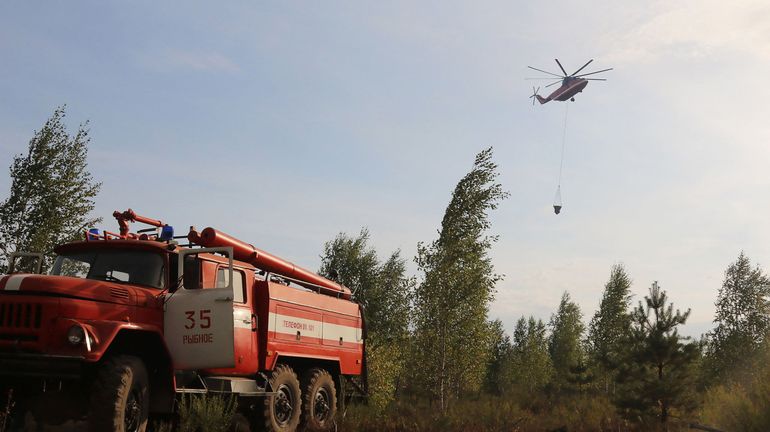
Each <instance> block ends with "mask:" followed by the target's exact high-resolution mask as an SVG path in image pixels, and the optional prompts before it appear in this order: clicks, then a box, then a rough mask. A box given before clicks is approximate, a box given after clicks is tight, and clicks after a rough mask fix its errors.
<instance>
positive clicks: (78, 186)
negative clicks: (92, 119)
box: [0, 107, 101, 268]
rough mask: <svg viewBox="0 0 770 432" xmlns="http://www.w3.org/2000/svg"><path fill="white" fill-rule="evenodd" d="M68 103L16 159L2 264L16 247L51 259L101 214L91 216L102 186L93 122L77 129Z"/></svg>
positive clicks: (3, 223) (0, 240) (0, 246)
mask: <svg viewBox="0 0 770 432" xmlns="http://www.w3.org/2000/svg"><path fill="white" fill-rule="evenodd" d="M64 117H65V107H59V108H57V109H56V110H55V111H54V113H53V115H52V116H51V118H49V119H48V121H46V122H45V124H44V125H43V128H42V129H40V130H39V131H37V132H35V134H34V136H33V138H32V139H31V140H30V142H29V146H28V151H27V154H26V155H17V156H15V157H14V158H13V163H12V164H11V168H10V174H11V191H10V195H9V196H8V198H6V199H5V200H4V201H3V202H2V203H0V252H1V253H2V256H0V267H3V266H5V265H7V263H8V257H9V256H10V254H11V253H12V252H14V251H16V252H42V253H44V254H45V255H46V257H47V260H45V262H44V266H43V267H44V268H45V267H46V264H47V263H48V262H50V258H51V257H52V256H53V248H54V247H55V246H56V245H58V244H61V243H66V242H68V241H71V240H73V239H76V238H79V237H80V238H82V235H83V232H84V230H85V229H86V228H88V227H90V226H93V225H94V224H96V223H98V222H99V220H100V219H93V218H89V217H88V215H89V213H90V212H91V211H92V210H93V209H94V197H96V195H97V193H98V192H99V188H100V187H101V184H100V183H96V182H94V181H93V178H92V177H91V174H90V173H89V171H88V167H87V163H86V159H87V156H88V144H89V142H90V138H89V136H88V129H87V125H88V123H85V124H81V125H80V127H79V128H78V130H77V132H76V133H75V134H74V135H69V134H68V133H67V129H66V127H65V125H64Z"/></svg>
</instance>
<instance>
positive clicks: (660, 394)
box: [616, 282, 700, 430]
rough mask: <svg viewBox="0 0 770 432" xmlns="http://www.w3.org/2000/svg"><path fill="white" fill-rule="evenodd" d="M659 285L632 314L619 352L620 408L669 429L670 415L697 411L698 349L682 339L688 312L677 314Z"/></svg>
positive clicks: (690, 342) (617, 399)
mask: <svg viewBox="0 0 770 432" xmlns="http://www.w3.org/2000/svg"><path fill="white" fill-rule="evenodd" d="M667 300H668V299H667V296H666V292H665V291H662V290H661V289H660V287H659V286H658V283H657V282H655V283H653V284H652V287H651V288H650V294H649V295H648V296H645V298H644V301H645V303H644V304H642V302H639V305H638V306H637V307H636V308H635V309H634V311H633V312H632V314H631V320H632V322H631V329H630V333H629V334H628V336H627V337H626V338H625V340H624V343H623V346H624V349H623V350H622V352H621V359H622V361H621V363H620V367H619V373H618V374H617V376H616V380H617V382H618V386H619V387H620V388H619V391H618V392H617V396H616V403H617V404H618V406H619V407H620V408H621V409H623V410H625V413H626V414H627V415H629V417H631V418H634V419H639V418H642V419H643V418H644V417H646V416H649V415H654V416H655V417H657V418H658V421H659V422H660V423H661V424H662V425H663V428H664V429H665V430H667V427H668V426H667V425H668V421H669V418H670V417H671V415H672V411H675V410H678V411H677V412H685V413H686V412H688V411H690V410H692V409H693V408H694V406H695V402H694V398H693V387H694V380H695V375H696V370H695V364H696V362H697V361H698V359H699V357H700V347H699V345H698V344H697V343H694V342H692V341H690V338H688V337H683V336H680V335H679V331H678V327H679V326H680V325H683V324H684V323H685V322H686V321H687V317H688V316H689V315H690V311H689V310H687V312H684V313H682V312H680V311H679V310H678V309H677V310H676V312H674V305H673V304H668V305H667Z"/></svg>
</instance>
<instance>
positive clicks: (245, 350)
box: [217, 265, 259, 375]
mask: <svg viewBox="0 0 770 432" xmlns="http://www.w3.org/2000/svg"><path fill="white" fill-rule="evenodd" d="M253 279H254V277H253V275H251V278H247V277H246V273H245V272H244V271H243V270H240V269H233V273H232V286H233V327H234V328H233V333H234V335H233V337H234V339H235V369H236V373H242V374H249V375H250V374H253V373H254V372H256V371H257V369H258V368H259V358H258V356H257V341H256V335H257V332H256V325H257V322H256V316H255V315H253V314H252V308H251V303H252V301H253V299H252V298H250V296H249V294H250V293H251V290H250V289H247V287H248V288H250V285H251V284H252V283H253V282H252V281H253ZM230 282H231V281H230V279H229V272H228V271H227V267H226V266H224V265H220V266H219V267H218V268H217V288H220V287H222V288H223V287H226V286H228V285H230Z"/></svg>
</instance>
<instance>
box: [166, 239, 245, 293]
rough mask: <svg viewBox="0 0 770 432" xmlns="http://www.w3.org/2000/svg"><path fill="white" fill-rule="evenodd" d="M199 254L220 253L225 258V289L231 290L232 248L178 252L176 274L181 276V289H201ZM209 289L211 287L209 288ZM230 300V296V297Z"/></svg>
mask: <svg viewBox="0 0 770 432" xmlns="http://www.w3.org/2000/svg"><path fill="white" fill-rule="evenodd" d="M201 253H221V254H224V255H226V256H227V264H228V265H227V267H228V269H227V271H228V273H229V277H228V279H227V280H228V281H229V282H228V284H227V288H229V289H230V291H232V289H233V248H231V247H214V248H201V249H185V250H182V251H180V252H179V270H178V272H179V273H177V274H180V273H181V275H182V277H181V279H182V286H181V288H183V289H188V290H189V289H201V288H205V287H203V286H202V285H203V282H202V278H201V261H200V260H199V259H198V257H197V255H198V254H201ZM209 288H211V287H209ZM230 299H231V300H232V295H231V296H230Z"/></svg>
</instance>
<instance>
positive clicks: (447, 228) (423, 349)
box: [414, 148, 508, 410]
mask: <svg viewBox="0 0 770 432" xmlns="http://www.w3.org/2000/svg"><path fill="white" fill-rule="evenodd" d="M497 176H498V173H497V165H496V164H495V163H494V162H493V161H492V149H491V148H489V149H487V150H484V151H482V152H481V153H479V154H478V155H477V156H476V160H475V163H474V165H473V169H472V170H471V171H470V172H469V173H468V174H467V175H465V176H464V177H463V178H462V179H461V180H460V182H459V183H458V184H457V186H456V187H455V190H454V192H453V193H452V199H451V201H450V202H449V205H448V206H447V209H446V212H445V213H444V218H443V220H442V222H441V230H440V232H439V237H438V239H437V240H435V241H433V242H432V243H430V244H427V245H426V244H423V243H420V244H419V245H418V253H417V257H416V258H415V261H416V262H417V265H418V268H419V270H420V271H421V272H422V273H423V277H422V282H421V283H420V284H419V285H418V287H417V289H416V291H415V336H416V347H417V350H416V352H415V354H414V355H415V360H416V362H417V364H420V365H421V370H420V374H419V376H418V377H416V380H418V381H419V382H420V383H421V384H422V386H423V388H424V389H425V390H426V391H429V392H430V393H431V395H432V396H433V397H434V398H435V399H436V400H437V401H438V402H439V405H440V406H441V408H442V410H446V408H447V406H448V403H449V400H450V399H452V398H455V397H457V396H458V395H459V394H460V393H461V392H462V391H466V390H471V391H473V390H476V389H478V388H479V387H480V385H481V384H482V381H483V378H484V373H485V366H486V363H487V358H488V355H489V352H488V350H487V347H488V345H489V329H488V326H487V314H488V309H489V303H490V302H491V301H492V298H493V296H494V287H495V284H496V283H497V281H498V280H499V279H500V276H499V275H497V274H495V273H494V268H493V266H492V262H491V260H490V258H489V254H488V253H489V250H490V248H491V247H492V244H493V243H494V242H495V241H496V240H497V237H495V236H489V235H487V234H486V233H487V231H488V230H489V228H490V222H489V219H488V217H487V213H488V212H489V211H490V210H493V209H495V208H497V204H498V203H499V202H500V200H502V199H504V198H506V197H507V196H508V194H507V193H506V192H504V191H503V190H502V186H501V185H500V184H499V183H496V181H497ZM468 353H473V354H472V355H469V354H468Z"/></svg>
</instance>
